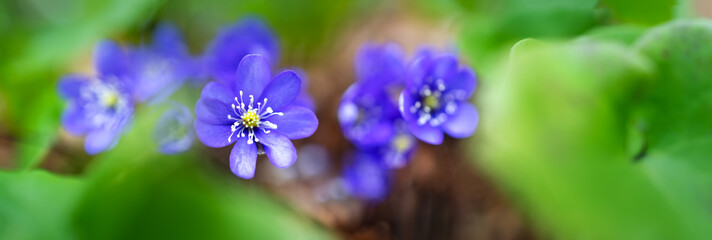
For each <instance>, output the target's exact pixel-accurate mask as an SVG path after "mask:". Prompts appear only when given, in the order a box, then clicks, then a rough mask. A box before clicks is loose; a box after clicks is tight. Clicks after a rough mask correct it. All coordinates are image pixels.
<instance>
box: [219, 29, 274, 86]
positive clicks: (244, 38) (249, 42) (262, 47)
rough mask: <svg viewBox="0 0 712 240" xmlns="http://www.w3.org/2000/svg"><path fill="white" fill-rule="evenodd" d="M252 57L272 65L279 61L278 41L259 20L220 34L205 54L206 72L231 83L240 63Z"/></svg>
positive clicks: (224, 30)
mask: <svg viewBox="0 0 712 240" xmlns="http://www.w3.org/2000/svg"><path fill="white" fill-rule="evenodd" d="M251 53H254V54H261V55H263V56H264V57H265V58H267V61H268V62H270V63H271V64H274V63H276V62H277V61H278V59H279V46H278V42H277V38H276V37H275V36H274V35H273V34H272V32H271V30H270V29H269V27H268V26H267V25H266V24H264V23H263V22H262V21H260V20H258V19H256V18H246V19H244V20H242V21H240V22H238V23H236V24H234V25H231V26H228V27H225V28H222V29H221V30H220V32H219V33H218V34H217V36H216V37H215V38H214V39H213V41H212V42H211V43H210V44H209V45H208V48H207V50H206V55H205V67H206V70H208V71H209V72H210V74H212V75H213V77H214V78H215V79H217V80H219V81H222V82H226V83H228V82H230V83H231V82H233V81H234V80H235V70H237V66H238V64H239V63H240V60H242V58H243V57H245V56H246V55H247V54H251Z"/></svg>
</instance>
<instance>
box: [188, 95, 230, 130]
mask: <svg viewBox="0 0 712 240" xmlns="http://www.w3.org/2000/svg"><path fill="white" fill-rule="evenodd" d="M228 115H230V116H232V117H233V118H238V116H237V114H235V113H234V111H233V110H232V108H231V107H230V105H227V104H226V103H223V102H221V101H219V100H217V99H212V98H201V99H198V102H197V103H196V104H195V116H196V118H197V119H200V120H201V121H204V122H205V123H210V124H214V125H230V124H232V123H233V122H235V121H234V120H230V119H229V118H228Z"/></svg>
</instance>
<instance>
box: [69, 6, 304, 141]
mask: <svg viewBox="0 0 712 240" xmlns="http://www.w3.org/2000/svg"><path fill="white" fill-rule="evenodd" d="M278 50H279V49H278V42H277V40H276V38H275V37H274V36H273V34H272V33H271V31H270V29H269V28H268V27H267V26H266V25H265V24H264V23H262V22H261V21H259V20H257V19H254V18H248V19H245V20H243V21H240V22H238V23H236V24H234V25H232V26H229V27H227V28H224V29H222V30H221V31H220V32H219V33H218V34H217V36H216V37H215V38H214V40H213V41H212V42H211V43H210V44H209V45H208V48H207V49H206V51H205V54H203V55H202V56H199V57H193V56H191V54H190V52H189V50H188V47H187V45H186V44H185V42H184V40H183V39H182V37H181V34H180V32H179V31H178V28H176V27H175V26H174V25H172V24H169V23H159V24H157V25H156V27H155V28H154V29H153V35H152V37H151V41H150V42H148V43H146V44H140V45H138V46H129V47H122V46H121V45H119V44H118V43H116V42H114V41H110V40H104V41H102V42H101V43H100V44H98V45H97V47H96V49H95V51H94V65H95V66H96V74H95V75H94V76H84V75H78V74H70V75H67V76H64V77H62V78H61V79H60V81H59V84H58V89H59V93H60V96H62V97H63V98H64V99H65V100H66V102H67V107H66V109H65V111H64V113H63V115H62V125H63V126H64V128H65V129H66V130H67V131H68V132H69V133H71V134H73V135H86V139H85V142H84V143H85V150H86V152H87V153H89V154H97V153H100V152H102V151H106V150H108V149H111V148H112V147H113V146H114V145H115V144H116V143H117V142H118V140H119V138H120V136H121V134H122V132H124V131H125V129H126V128H127V126H130V123H131V121H132V119H133V115H134V110H135V108H136V107H137V105H138V104H140V103H148V104H150V105H156V104H157V103H161V102H163V101H164V100H165V99H167V98H169V97H170V96H171V95H172V93H173V92H175V91H176V90H177V89H179V88H181V87H182V86H183V85H184V83H185V82H186V80H192V82H193V85H197V84H201V82H202V80H204V79H205V78H207V77H212V78H214V79H216V80H217V81H218V82H220V83H223V84H225V85H230V86H233V85H234V82H235V81H236V75H235V72H236V70H237V68H238V63H240V60H242V58H243V57H245V56H246V55H248V54H262V55H263V56H264V58H265V59H266V60H267V61H268V62H270V64H274V63H275V62H276V61H278V57H279V54H278ZM250 74H251V73H250ZM298 93H299V96H298V98H297V99H298V100H297V101H298V103H299V104H300V105H301V106H306V107H309V108H313V100H311V97H309V96H308V94H307V93H306V92H305V91H298ZM245 97H248V96H245ZM254 97H258V96H254ZM258 104H260V103H258ZM170 105H171V107H170V108H169V110H167V111H166V112H165V113H163V115H162V116H161V118H160V119H159V120H158V122H157V124H156V128H155V131H154V140H155V141H156V143H157V145H158V150H159V151H160V152H162V153H165V154H174V153H179V152H182V151H185V150H187V149H188V148H190V146H191V145H192V142H193V138H194V136H195V135H194V132H193V125H194V124H193V116H192V112H191V111H190V109H188V108H186V107H185V106H183V105H180V104H175V103H173V104H170ZM245 111H248V112H249V109H246V110H245ZM261 111H263V112H259V113H260V114H261V113H264V111H268V108H267V107H264V109H261ZM250 114H252V115H250ZM255 114H258V112H254V111H253V112H251V113H248V114H247V115H246V116H248V118H246V120H249V119H250V117H249V116H252V117H251V119H253V120H252V121H253V123H252V124H261V125H264V124H270V123H269V121H260V118H262V120H264V119H265V118H268V116H267V115H255ZM274 114H275V115H276V114H278V113H274ZM248 122H249V121H246V123H248ZM255 127H258V126H255ZM244 131H246V130H244ZM255 139H257V138H256V135H255Z"/></svg>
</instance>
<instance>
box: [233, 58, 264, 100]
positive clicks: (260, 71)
mask: <svg viewBox="0 0 712 240" xmlns="http://www.w3.org/2000/svg"><path fill="white" fill-rule="evenodd" d="M269 82H270V68H269V64H268V63H267V60H266V59H265V58H264V57H262V56H261V55H256V54H250V55H247V56H245V57H244V58H242V61H240V65H239V66H237V75H236V79H235V82H234V83H233V84H234V86H235V92H236V93H239V91H242V92H243V93H244V95H245V96H250V95H253V96H255V97H258V96H260V95H262V91H263V90H264V89H265V87H266V86H267V84H269Z"/></svg>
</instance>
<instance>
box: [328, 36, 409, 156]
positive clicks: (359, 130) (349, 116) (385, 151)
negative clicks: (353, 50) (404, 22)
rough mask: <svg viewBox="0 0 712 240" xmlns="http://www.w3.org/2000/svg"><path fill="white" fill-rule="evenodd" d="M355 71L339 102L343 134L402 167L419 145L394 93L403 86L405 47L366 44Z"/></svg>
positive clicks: (361, 51)
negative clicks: (354, 77)
mask: <svg viewBox="0 0 712 240" xmlns="http://www.w3.org/2000/svg"><path fill="white" fill-rule="evenodd" d="M356 75H357V78H358V80H357V82H356V83H354V84H353V85H352V86H351V87H349V89H348V90H347V91H346V93H344V96H343V97H342V99H341V104H340V105H339V122H340V124H341V129H342V131H343V132H344V135H345V136H346V138H347V139H349V140H350V141H351V142H352V143H354V144H355V145H356V146H357V147H359V148H360V149H361V150H362V151H370V152H374V153H378V154H380V156H381V159H382V161H383V162H384V164H385V165H386V166H388V167H390V168H400V167H403V166H404V165H405V164H406V163H407V162H408V159H410V156H411V154H412V152H413V149H415V146H416V142H415V139H414V137H413V136H412V135H411V134H410V132H409V130H408V127H407V124H405V122H404V120H403V118H402V117H401V114H400V112H399V111H398V107H397V102H396V97H395V94H393V93H397V92H400V90H402V89H403V87H404V86H403V84H404V83H403V79H404V75H405V63H404V61H403V51H402V50H401V49H400V47H398V45H395V44H386V45H382V46H378V45H372V44H366V45H365V46H363V47H361V49H360V50H359V52H358V53H357V56H356Z"/></svg>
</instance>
